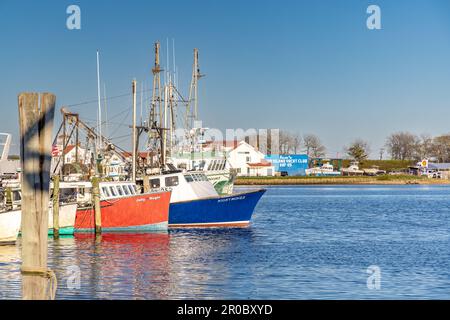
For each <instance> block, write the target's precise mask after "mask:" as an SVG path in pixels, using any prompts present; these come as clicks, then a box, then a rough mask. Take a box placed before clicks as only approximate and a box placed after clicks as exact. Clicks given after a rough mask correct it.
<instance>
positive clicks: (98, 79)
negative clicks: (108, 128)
mask: <svg viewBox="0 0 450 320" xmlns="http://www.w3.org/2000/svg"><path fill="white" fill-rule="evenodd" d="M97 97H98V111H97V125H98V135H99V137H101V136H102V107H101V100H100V99H101V98H100V57H99V52H98V50H97ZM101 143H102V140H101V138H99V139H98V148H101Z"/></svg>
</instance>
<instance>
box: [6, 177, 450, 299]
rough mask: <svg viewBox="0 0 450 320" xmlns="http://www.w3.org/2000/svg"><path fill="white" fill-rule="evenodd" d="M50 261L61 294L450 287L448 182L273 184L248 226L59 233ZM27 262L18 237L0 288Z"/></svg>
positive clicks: (379, 291) (402, 292)
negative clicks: (101, 233) (408, 183)
mask: <svg viewBox="0 0 450 320" xmlns="http://www.w3.org/2000/svg"><path fill="white" fill-rule="evenodd" d="M236 189H238V190H244V189H243V188H236ZM49 266H50V268H51V269H53V270H54V271H55V273H56V275H57V278H58V291H57V297H56V298H57V299H419V298H422V299H450V187H449V186H420V185H405V186H295V187H294V186H292V187H291V186H285V187H269V188H268V191H267V193H266V194H265V195H264V196H263V198H262V199H261V201H260V203H259V204H258V206H257V208H256V211H255V214H254V219H253V223H252V225H251V226H250V227H249V228H245V229H206V230H201V229H186V230H170V231H169V232H167V233H147V234H128V235H125V234H116V235H114V234H104V235H103V236H101V237H99V238H97V239H96V238H95V237H94V236H91V235H85V234H84V235H75V236H74V237H68V238H61V239H59V240H53V239H51V238H49ZM368 269H369V270H368ZM19 270H20V239H19V241H18V244H17V245H16V246H0V288H1V290H0V299H8V298H9V299H14V298H20V295H21V281H20V271H19ZM373 270H377V272H376V274H374V273H373ZM374 275H375V276H376V277H377V278H376V279H377V280H379V281H378V282H376V281H375V282H373V281H372V280H373V279H374V278H373V277H374ZM374 283H377V284H378V285H375V286H373V284H374Z"/></svg>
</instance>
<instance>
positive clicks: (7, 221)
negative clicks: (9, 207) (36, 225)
mask: <svg viewBox="0 0 450 320" xmlns="http://www.w3.org/2000/svg"><path fill="white" fill-rule="evenodd" d="M21 221H22V212H21V211H20V210H13V211H7V212H2V213H0V244H5V243H11V242H15V241H16V240H17V236H18V235H19V230H20V224H21Z"/></svg>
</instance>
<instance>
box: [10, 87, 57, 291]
mask: <svg viewBox="0 0 450 320" xmlns="http://www.w3.org/2000/svg"><path fill="white" fill-rule="evenodd" d="M55 100H56V97H55V95H53V94H50V93H42V94H39V93H21V94H20V95H19V101H18V102H19V125H20V155H21V157H20V161H21V166H22V270H21V271H22V297H23V299H25V300H30V299H33V300H43V299H47V298H48V296H49V295H48V294H47V288H48V286H47V285H48V282H49V279H53V280H54V279H55V278H54V274H53V273H52V272H51V271H50V270H48V269H47V233H48V207H49V187H50V161H51V149H52V140H51V138H52V129H53V116H54V111H55ZM50 291H53V292H52V295H54V293H55V292H56V288H55V287H53V288H50Z"/></svg>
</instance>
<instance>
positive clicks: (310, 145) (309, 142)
mask: <svg viewBox="0 0 450 320" xmlns="http://www.w3.org/2000/svg"><path fill="white" fill-rule="evenodd" d="M303 145H304V148H305V152H306V154H307V155H308V157H309V158H321V157H324V156H325V152H326V148H325V146H324V145H323V144H322V142H321V141H320V139H319V137H318V136H316V135H314V134H305V135H304V136H303Z"/></svg>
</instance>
